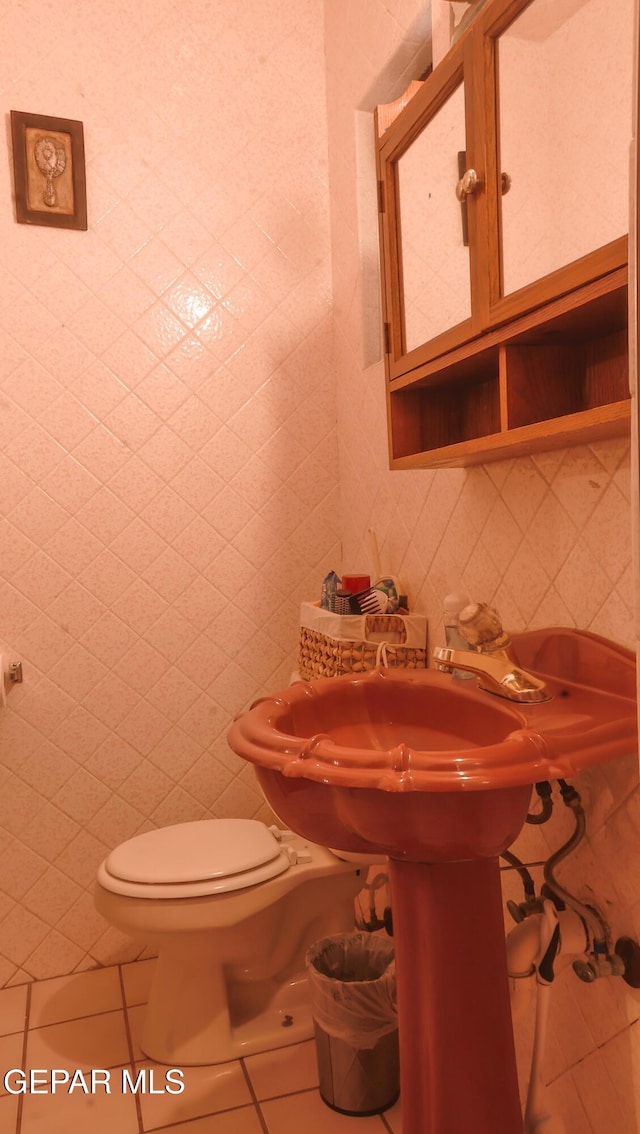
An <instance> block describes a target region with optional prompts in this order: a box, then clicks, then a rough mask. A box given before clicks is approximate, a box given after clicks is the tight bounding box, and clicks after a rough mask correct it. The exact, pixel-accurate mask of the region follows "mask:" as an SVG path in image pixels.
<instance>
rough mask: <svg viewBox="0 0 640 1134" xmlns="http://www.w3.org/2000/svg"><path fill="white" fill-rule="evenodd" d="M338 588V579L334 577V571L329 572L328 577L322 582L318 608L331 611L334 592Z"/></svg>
mask: <svg viewBox="0 0 640 1134" xmlns="http://www.w3.org/2000/svg"><path fill="white" fill-rule="evenodd" d="M339 586H340V577H339V576H338V575H336V573H335V571H330V572H329V574H328V575H326V576H325V578H324V579H323V580H322V590H321V592H320V606H321V607H322V608H323V610H333V609H334V603H335V598H336V591H337V589H338V587H339Z"/></svg>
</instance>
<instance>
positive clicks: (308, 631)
mask: <svg viewBox="0 0 640 1134" xmlns="http://www.w3.org/2000/svg"><path fill="white" fill-rule="evenodd" d="M304 605H310V604H303V606H304ZM330 617H331V618H332V619H333V620H334V622H333V627H336V626H337V627H338V628H339V627H340V623H341V622H342V621H344V622H346V623H348V624H353V623H356V624H357V623H359V622H360V623H361V632H362V637H360V638H347V637H345V638H340V637H334V636H333V635H331V634H327V633H325V632H324V631H322V630H318V629H316V628H314V627H310V626H304V625H302V626H301V627H300V650H299V655H298V672H299V673H300V676H301V677H302V679H303V680H304V681H313V680H316V679H317V678H319V677H339V676H340V674H343V673H364V672H365V670H369V669H375V667H376V665H378V664H379V661H378V658H379V651H380V648H381V645H382V644H384V664H385V665H388V666H389V667H390V668H396V667H398V668H400V667H403V668H405V669H423V668H424V667H425V666H426V664H427V641H426V637H427V635H426V622H427V620H426V618H422V617H420V616H411V615H409V616H402V615H398V614H368V615H362V616H361V617H357V618H353V617H350V616H348V615H347V616H344V618H343V619H341V618H340V616H339V615H332V616H330ZM336 619H337V620H338V622H337V623H336V622H335V620H336ZM411 619H413V622H414V624H413V625H411V627H410V633H409V634H408V633H407V628H408V624H409V623H410V620H411ZM309 620H311V619H309ZM416 621H419V623H420V625H419V626H416V625H415V622H416ZM333 627H332V628H333ZM407 638H410V639H411V640H412V641H415V640H416V639H417V640H420V639H422V641H424V645H420V646H417V645H407Z"/></svg>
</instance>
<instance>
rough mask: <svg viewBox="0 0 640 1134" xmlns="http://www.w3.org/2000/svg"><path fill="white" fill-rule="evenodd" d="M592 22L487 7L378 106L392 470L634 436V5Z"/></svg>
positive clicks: (576, 15) (562, 10) (537, 6)
mask: <svg viewBox="0 0 640 1134" xmlns="http://www.w3.org/2000/svg"><path fill="white" fill-rule="evenodd" d="M605 7H606V6H604V5H602V4H601V3H599V2H598V0H554V3H553V4H549V3H548V0H488V2H487V3H486V4H485V6H484V7H483V8H481V9H480V11H479V12H478V14H477V15H476V17H475V18H474V20H473V21H472V22H471V23H470V24H469V26H468V27H467V29H466V31H465V32H464V33H463V34H462V36H461V37H460V39H459V41H458V42H457V43H456V44H455V45H454V46H453V47H452V49H451V50H450V51H449V53H448V55H447V56H446V57H445V58H444V59H443V61H442V62H441V63H440V64H439V65H438V67H436V69H435V70H434V71H433V73H432V74H431V75H430V76H429V78H427V79H426V80H425V81H424V82H423V83H421V84H419V88H418V89H417V91H416V93H415V94H413V97H411V99H410V100H409V101H408V102H407V104H406V106H404V108H403V109H402V110H401V111H400V113H399V114H398V115H397V117H395V118H394V119H393V121H391V124H390V125H388V126H386V119H387V118H388V117H390V115H389V114H388V113H387V114H385V113H384V112H385V110H386V109H387V108H379V112H378V114H377V116H376V118H377V134H378V137H377V161H378V184H379V216H380V245H381V261H382V289H383V308H384V324H385V360H386V375H387V405H388V420H389V438H390V457H391V466H392V467H394V468H415V467H427V466H438V465H464V464H470V463H474V462H478V461H488V460H495V459H498V458H502V457H507V456H509V455H512V454H518V453H527V452H535V451H537V450H543V449H550V448H556V447H559V446H564V445H569V444H575V443H579V442H585V441H589V440H593V439H596V438H603V437H610V436H613V435H615V434H623V433H625V432H627V431H628V429H629V421H630V401H629V388H628V344H627V256H628V249H627V245H628V237H627V229H628V214H629V189H628V186H629V175H628V165H629V157H628V155H629V142H630V137H631V122H632V114H631V98H632V50H633V49H632V42H633V0H621V4H619V5H616V6H615V10H614V11H611V9H609V11H608V12H607V13H605V14H604V15H603V10H604V8H605ZM413 86H414V87H415V86H417V84H413ZM385 126H386V128H385Z"/></svg>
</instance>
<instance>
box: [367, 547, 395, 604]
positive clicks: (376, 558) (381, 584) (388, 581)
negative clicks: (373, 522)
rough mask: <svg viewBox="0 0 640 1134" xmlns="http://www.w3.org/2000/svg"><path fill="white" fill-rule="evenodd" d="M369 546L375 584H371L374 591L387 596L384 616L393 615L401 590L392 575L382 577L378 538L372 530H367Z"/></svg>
mask: <svg viewBox="0 0 640 1134" xmlns="http://www.w3.org/2000/svg"><path fill="white" fill-rule="evenodd" d="M367 534H368V536H369V545H370V548H371V558H372V559H373V566H374V571H375V574H374V578H375V579H376V582H375V583H374V584H373V585H374V587H375V588H376V590H381V591H385V592H386V594H387V606H386V608H385V609H384V613H385V614H394V613H395V612H396V610H397V609H398V606H399V603H398V595H399V594H400V592H401V591H402V590H403V587H402V585H401V583H399V582H398V580H397V579H396V577H395V576H394V575H384V574H383V573H382V567H381V565H380V550H379V548H378V537H377V536H376V533H375V532H374V530H373V528H369V531H368V533H367Z"/></svg>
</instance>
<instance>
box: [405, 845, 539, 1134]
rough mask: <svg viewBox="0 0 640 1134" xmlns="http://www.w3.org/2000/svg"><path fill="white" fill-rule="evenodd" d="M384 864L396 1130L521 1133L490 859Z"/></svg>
mask: <svg viewBox="0 0 640 1134" xmlns="http://www.w3.org/2000/svg"><path fill="white" fill-rule="evenodd" d="M389 872H390V882H391V899H392V908H393V927H394V942H395V948H396V967H397V989H398V1022H399V1031H400V1075H401V1081H400V1098H401V1102H402V1130H403V1134H462V1132H463V1131H469V1132H471V1131H473V1134H497V1132H498V1131H499V1132H500V1134H522V1116H521V1110H520V1102H519V1097H518V1081H517V1076H516V1061H515V1051H514V1044H513V1031H512V1025H511V1009H510V1003H509V985H508V977H507V962H506V953H505V942H504V922H503V916H502V895H501V889H500V873H499V867H498V860H497V858H489V859H480V860H477V861H468V862H444V863H417V862H401V861H398V860H394V859H391V860H390V863H389Z"/></svg>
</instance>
